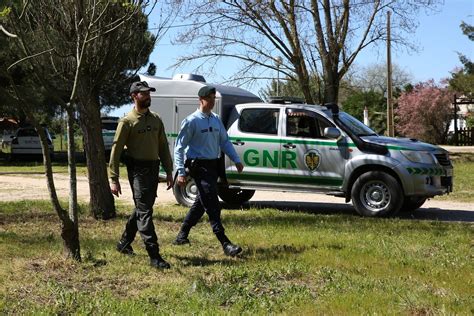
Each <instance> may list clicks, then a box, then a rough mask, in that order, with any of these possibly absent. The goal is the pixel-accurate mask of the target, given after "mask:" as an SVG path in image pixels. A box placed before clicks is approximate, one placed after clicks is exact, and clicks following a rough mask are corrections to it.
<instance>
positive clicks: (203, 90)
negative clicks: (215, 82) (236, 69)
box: [198, 86, 216, 97]
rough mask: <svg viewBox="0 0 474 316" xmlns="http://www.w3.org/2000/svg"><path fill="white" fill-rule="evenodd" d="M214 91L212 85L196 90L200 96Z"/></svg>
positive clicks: (205, 95)
mask: <svg viewBox="0 0 474 316" xmlns="http://www.w3.org/2000/svg"><path fill="white" fill-rule="evenodd" d="M213 93H214V94H215V93H216V88H214V87H212V86H204V87H202V88H201V89H199V91H198V96H200V97H207V96H208V95H210V94H213Z"/></svg>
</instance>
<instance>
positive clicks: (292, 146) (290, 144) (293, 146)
mask: <svg viewBox="0 0 474 316" xmlns="http://www.w3.org/2000/svg"><path fill="white" fill-rule="evenodd" d="M283 147H285V148H288V149H294V148H296V145H294V144H292V143H288V144H285V145H283Z"/></svg>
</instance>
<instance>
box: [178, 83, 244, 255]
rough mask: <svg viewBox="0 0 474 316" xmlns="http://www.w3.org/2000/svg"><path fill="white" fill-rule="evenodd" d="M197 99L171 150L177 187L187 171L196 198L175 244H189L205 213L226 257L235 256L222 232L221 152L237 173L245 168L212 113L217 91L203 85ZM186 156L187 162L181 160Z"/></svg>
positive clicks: (236, 251) (237, 249) (238, 248)
mask: <svg viewBox="0 0 474 316" xmlns="http://www.w3.org/2000/svg"><path fill="white" fill-rule="evenodd" d="M198 96H199V102H200V105H199V109H198V110H197V111H196V112H194V113H193V114H191V115H189V116H188V117H187V118H185V119H184V120H183V122H182V123H181V130H180V132H179V134H178V137H177V139H176V146H175V149H174V162H175V166H176V170H177V172H178V178H177V182H178V184H179V185H180V186H185V185H186V172H185V169H186V168H188V169H189V171H190V175H191V177H192V178H193V179H194V181H195V182H196V186H197V188H198V195H197V198H196V201H195V202H194V204H193V205H192V206H191V208H190V210H189V212H188V214H187V215H186V217H185V219H184V221H183V224H182V226H181V230H180V231H179V233H178V236H177V237H176V240H175V241H174V244H176V245H183V244H188V243H189V240H188V235H189V231H190V230H191V228H192V227H193V226H194V225H196V224H197V222H198V221H199V219H200V218H201V217H202V215H203V214H204V212H206V213H207V215H208V216H209V221H210V223H211V227H212V231H213V232H214V234H215V235H216V237H217V239H218V240H219V241H220V242H221V244H222V247H223V249H224V253H225V254H226V255H228V256H236V255H237V254H239V253H240V252H241V251H242V248H241V247H239V246H237V245H234V244H232V243H231V241H230V240H229V238H227V236H226V235H225V233H224V227H223V226H222V222H221V208H220V205H219V199H218V197H217V178H218V176H219V158H220V154H221V150H222V151H223V152H224V153H225V154H226V155H227V156H229V158H230V159H231V160H232V161H233V162H234V163H235V166H236V168H237V171H238V172H239V173H240V172H242V170H243V169H244V166H243V165H242V163H241V162H240V158H239V156H238V155H237V153H236V152H235V149H234V147H233V146H232V143H231V142H230V141H229V136H228V135H227V131H226V129H225V127H224V125H223V124H222V122H221V120H220V119H219V117H218V116H217V115H216V114H214V113H212V109H213V108H214V103H215V98H216V89H215V88H214V87H211V86H204V87H202V88H201V89H200V90H199V92H198ZM185 153H186V160H185V159H184V156H185Z"/></svg>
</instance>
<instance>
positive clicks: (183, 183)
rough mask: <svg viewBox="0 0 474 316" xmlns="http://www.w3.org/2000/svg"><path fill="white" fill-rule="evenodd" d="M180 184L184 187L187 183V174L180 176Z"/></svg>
mask: <svg viewBox="0 0 474 316" xmlns="http://www.w3.org/2000/svg"><path fill="white" fill-rule="evenodd" d="M178 185H179V186H180V187H184V186H185V185H186V177H185V176H178Z"/></svg>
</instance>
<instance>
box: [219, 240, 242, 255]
mask: <svg viewBox="0 0 474 316" xmlns="http://www.w3.org/2000/svg"><path fill="white" fill-rule="evenodd" d="M222 248H223V249H224V253H225V254H226V255H227V256H231V257H235V256H237V255H238V254H239V253H241V252H242V248H241V247H240V246H237V245H234V244H232V243H230V242H226V243H224V244H223V245H222Z"/></svg>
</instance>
